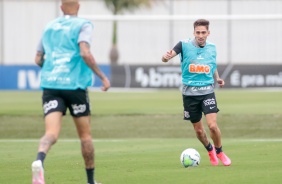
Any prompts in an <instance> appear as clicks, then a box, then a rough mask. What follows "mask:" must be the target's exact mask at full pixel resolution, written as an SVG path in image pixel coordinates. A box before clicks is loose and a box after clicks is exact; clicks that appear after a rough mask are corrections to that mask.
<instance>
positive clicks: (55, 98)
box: [42, 89, 90, 117]
mask: <svg viewBox="0 0 282 184" xmlns="http://www.w3.org/2000/svg"><path fill="white" fill-rule="evenodd" d="M42 104H43V112H44V116H46V115H47V114H49V113H51V112H58V111H59V112H62V113H63V115H65V114H66V111H67V109H69V111H70V114H71V115H72V116H74V117H81V116H88V115H90V104H89V97H88V91H87V90H82V89H77V90H58V89H43V95H42Z"/></svg>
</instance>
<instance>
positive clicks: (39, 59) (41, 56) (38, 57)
mask: <svg viewBox="0 0 282 184" xmlns="http://www.w3.org/2000/svg"><path fill="white" fill-rule="evenodd" d="M43 62H44V53H43V52H40V51H37V52H36V55H35V63H36V64H37V65H38V66H40V67H42V65H43Z"/></svg>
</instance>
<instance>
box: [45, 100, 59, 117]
mask: <svg viewBox="0 0 282 184" xmlns="http://www.w3.org/2000/svg"><path fill="white" fill-rule="evenodd" d="M57 107H58V101H57V100H51V101H49V102H48V103H47V102H46V103H44V105H43V110H44V113H45V114H46V113H47V112H48V111H50V110H51V109H55V108H57Z"/></svg>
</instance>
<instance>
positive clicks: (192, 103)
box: [183, 95, 218, 165]
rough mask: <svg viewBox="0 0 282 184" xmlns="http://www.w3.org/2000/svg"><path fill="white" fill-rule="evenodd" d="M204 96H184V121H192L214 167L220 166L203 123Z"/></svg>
mask: <svg viewBox="0 0 282 184" xmlns="http://www.w3.org/2000/svg"><path fill="white" fill-rule="evenodd" d="M202 98H203V97H202V96H197V97H195V96H194V97H190V96H185V95H183V106H184V120H190V121H191V123H192V125H193V127H194V131H195V133H196V136H197V138H198V140H199V141H200V142H201V143H202V144H203V145H204V147H205V148H206V149H207V151H208V155H209V157H210V162H211V164H212V165H218V159H217V157H216V154H215V149H214V147H213V146H212V144H211V143H210V141H209V140H208V138H207V134H206V131H205V129H204V126H203V123H202V109H201V103H202Z"/></svg>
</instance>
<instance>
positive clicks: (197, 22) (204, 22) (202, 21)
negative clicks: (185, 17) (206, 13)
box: [194, 19, 210, 30]
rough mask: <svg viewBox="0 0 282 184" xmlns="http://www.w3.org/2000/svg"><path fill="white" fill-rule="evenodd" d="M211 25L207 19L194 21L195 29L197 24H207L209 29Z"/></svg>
mask: <svg viewBox="0 0 282 184" xmlns="http://www.w3.org/2000/svg"><path fill="white" fill-rule="evenodd" d="M209 25H210V22H209V21H208V20H206V19H198V20H196V21H195V22H194V29H195V28H196V27H197V26H206V28H207V30H209Z"/></svg>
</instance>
